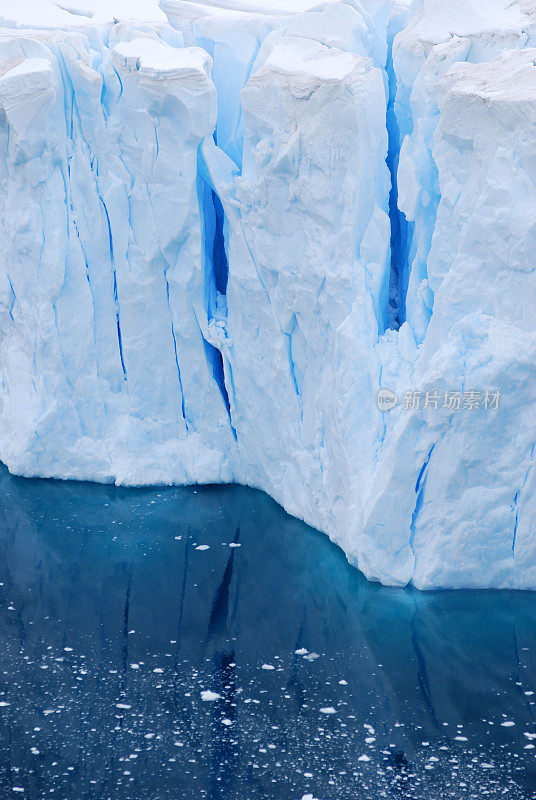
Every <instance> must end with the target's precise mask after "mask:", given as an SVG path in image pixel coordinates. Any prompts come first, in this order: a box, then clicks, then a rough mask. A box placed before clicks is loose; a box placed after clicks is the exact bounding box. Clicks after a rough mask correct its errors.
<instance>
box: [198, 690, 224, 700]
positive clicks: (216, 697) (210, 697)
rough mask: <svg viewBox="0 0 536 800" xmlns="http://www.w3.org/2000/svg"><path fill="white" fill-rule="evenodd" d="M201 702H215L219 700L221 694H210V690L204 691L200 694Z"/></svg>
mask: <svg viewBox="0 0 536 800" xmlns="http://www.w3.org/2000/svg"><path fill="white" fill-rule="evenodd" d="M201 700H202V701H203V702H204V703H214V702H216V700H221V694H218V693H217V692H212V691H210V689H205V690H204V691H202V692H201Z"/></svg>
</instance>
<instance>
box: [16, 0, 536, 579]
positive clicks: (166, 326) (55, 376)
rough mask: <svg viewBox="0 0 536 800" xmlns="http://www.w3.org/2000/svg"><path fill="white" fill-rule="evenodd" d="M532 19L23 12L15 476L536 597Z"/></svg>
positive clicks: (326, 6) (367, 9)
mask: <svg viewBox="0 0 536 800" xmlns="http://www.w3.org/2000/svg"><path fill="white" fill-rule="evenodd" d="M534 10H536V9H533V8H532V6H531V5H530V3H527V2H524V3H514V4H512V3H508V2H507V0H493V2H491V3H490V4H488V5H487V7H486V9H483V7H482V4H481V3H477V2H476V0H475V2H474V3H469V4H468V3H466V2H465V3H463V4H462V3H457V2H454V3H449V4H448V5H447V4H445V3H444V2H442V0H417V1H416V2H413V3H411V4H410V3H409V2H405V1H404V0H398V2H390V0H385V2H384V1H383V0H363V2H360V1H359V0H329V1H328V2H320V3H317V2H314V0H295V1H294V3H293V4H289V3H284V4H283V3H282V2H279V0H273V2H272V3H270V2H268V0H262V1H261V0H219V2H218V3H211V4H207V5H206V4H204V3H202V2H195V1H194V0H162V2H161V4H160V6H159V5H158V4H157V3H156V2H155V1H154V2H153V0H138V1H137V2H136V3H135V4H133V3H127V2H126V1H125V2H121V1H120V0H111V1H110V2H107V3H104V2H103V1H101V0H98V2H97V0H70V2H69V4H65V3H63V4H59V3H56V2H53V1H52V0H46V2H37V0H32V1H30V0H23V2H17V3H15V2H14V0H5V3H4V4H3V5H2V8H1V9H0V26H1V27H0V152H1V157H0V184H1V186H0V226H1V227H0V253H1V255H0V370H1V394H0V400H1V404H0V458H1V459H2V460H3V461H4V462H5V463H6V464H7V465H8V466H9V468H10V469H11V470H12V471H13V472H17V473H20V474H25V475H32V476H36V475H44V476H53V477H61V478H79V479H92V480H98V481H115V482H117V483H122V484H129V485H138V484H148V483H158V482H161V483H196V482H230V481H238V482H242V483H245V484H248V485H252V486H256V487H259V488H261V489H264V490H265V491H267V492H269V493H270V494H271V495H272V496H274V497H275V498H276V499H277V500H278V501H279V502H280V503H282V505H284V507H285V508H286V509H287V510H289V511H290V512H291V513H293V514H295V515H296V516H298V517H301V518H303V519H305V520H306V521H307V522H309V523H310V524H312V525H314V526H316V527H317V528H319V529H321V530H323V531H325V532H327V533H328V534H329V535H330V536H331V537H332V538H333V539H334V540H335V541H336V542H337V543H338V544H340V545H341V546H342V547H343V548H344V550H345V552H346V553H347V555H348V557H349V559H350V560H351V561H352V563H354V564H356V565H357V566H359V568H361V569H362V570H363V571H364V572H365V574H367V576H368V577H370V578H373V579H375V580H380V581H382V582H384V583H393V584H406V583H413V584H414V585H416V586H418V587H420V588H436V587H446V586H448V587H455V586H471V587H473V586H474V587H476V586H498V587H518V588H535V587H536V541H535V540H534V537H533V535H532V519H533V511H532V505H533V500H532V498H533V497H534V491H533V489H532V480H533V470H532V465H533V458H534V449H535V448H534V441H535V440H536V436H535V435H534V433H532V431H534V430H535V426H534V419H533V414H534V412H533V408H534V399H535V398H533V396H532V389H531V386H532V384H533V380H532V364H533V363H534V355H535V354H534V352H533V350H534V347H535V346H536V341H535V340H534V331H535V320H534V312H533V309H534V307H535V304H534V298H533V291H532V283H533V281H532V271H533V266H532V265H531V253H532V252H533V250H534V241H533V238H534V230H535V219H534V213H533V211H532V209H534V208H535V207H536V205H535V203H534V200H535V198H534V197H533V194H534V185H535V184H534V179H535V177H536V176H534V174H533V172H534V165H535V164H536V158H535V155H534V133H533V131H534V112H533V109H534V108H535V107H536V105H535V104H534V91H535V89H536V84H535V78H534V71H535V68H534V62H535V61H536V55H535V51H533V50H532V49H530V45H531V44H532V43H533V29H534V22H533V19H534V13H533V12H534ZM382 389H383V390H384V393H386V395H387V397H388V398H391V400H393V407H392V408H391V409H388V408H386V407H385V406H383V407H381V408H380V407H379V405H378V392H379V391H380V390H382ZM427 393H428V395H429V397H428V398H427ZM395 394H396V397H395V396H394V395H395ZM451 395H459V398H460V399H459V407H457V406H456V401H455V400H454V401H453V400H452V398H451V400H450V402H449V403H447V399H446V398H447V396H449V397H450V396H451ZM408 396H412V397H413V400H412V401H411V402H410V401H409V400H408ZM476 396H478V403H479V405H478V408H477V407H476V405H475V403H476V400H475V397H476ZM430 397H437V398H438V399H437V400H436V401H435V402H434V401H432V402H430V401H429V398H430ZM499 397H500V402H499ZM393 398H394V399H393ZM471 398H472V399H473V405H472V406H471V405H470V403H469V400H470V399H471ZM494 398H495V399H494ZM397 401H398V402H397ZM495 402H496V404H495ZM425 405H426V408H424V406H425Z"/></svg>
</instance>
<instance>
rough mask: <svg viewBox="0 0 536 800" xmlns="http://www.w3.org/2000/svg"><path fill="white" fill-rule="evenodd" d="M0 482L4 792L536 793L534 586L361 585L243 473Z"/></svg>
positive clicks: (327, 796)
mask: <svg viewBox="0 0 536 800" xmlns="http://www.w3.org/2000/svg"><path fill="white" fill-rule="evenodd" d="M0 484H1V485H0V584H1V585H0V798H2V800H4V799H5V798H12V797H13V798H15V797H21V798H31V799H32V800H34V799H37V798H38V799H39V800H40V799H41V798H60V799H62V798H63V799H65V800H86V798H87V800H89V799H90V798H91V800H97V798H98V799H99V800H101V799H102V800H105V799H107V798H113V800H124V799H126V798H131V799H132V800H167V799H168V798H170V799H173V800H203V798H210V800H258V799H259V798H262V799H263V800H264V799H265V798H266V800H272V799H273V800H301V798H303V797H304V796H306V795H308V794H310V795H312V796H313V797H315V798H321V800H357V798H360V799H361V798H364V799H367V798H370V800H376V798H419V800H440V799H441V798H456V800H459V798H503V797H507V798H509V800H510V799H513V800H517V799H518V798H531V797H536V758H535V753H536V748H534V747H533V744H536V738H535V739H534V742H533V739H532V737H533V736H534V734H536V722H535V709H536V706H535V701H536V695H533V694H532V691H536V597H535V596H534V595H530V594H517V595H516V594H510V593H473V594H472V593H465V592H456V593H440V594H419V593H416V592H408V591H398V590H395V591H394V590H389V589H385V588H382V587H379V586H373V585H370V584H368V583H367V582H366V581H365V580H364V579H363V578H362V577H361V576H360V575H359V574H358V573H357V572H356V571H355V570H353V569H352V568H351V567H349V566H348V565H347V563H346V561H345V559H344V557H343V555H342V554H341V553H340V552H339V551H338V550H337V548H335V547H334V546H333V545H331V544H330V542H329V541H328V540H327V538H326V537H324V536H322V535H320V534H318V533H315V532H314V531H312V530H311V529H309V528H307V527H306V526H305V525H303V524H301V523H299V522H297V521H296V520H293V519H291V518H289V517H288V516H287V515H286V514H285V513H284V512H283V511H282V510H281V509H280V508H279V507H278V506H277V505H276V504H275V503H273V502H272V501H271V500H270V499H268V498H267V497H266V496H265V495H263V494H260V493H258V492H254V491H251V490H247V489H243V488H236V487H220V488H199V489H197V490H194V489H171V490H147V491H146V490H141V491H130V490H124V489H117V488H111V487H103V486H92V485H84V484H72V483H68V484H63V483H54V482H48V481H36V482H32V481H26V480H22V479H16V478H12V477H10V476H8V475H7V473H6V472H5V471H4V470H2V471H1V472H0ZM231 544H235V545H240V546H239V547H231V546H230V545H231ZM199 546H204V547H207V546H208V549H201V550H200V549H197V548H198V547H199ZM206 691H210V692H213V693H214V694H215V695H219V699H217V700H214V701H212V702H206V701H203V699H202V695H201V693H202V692H206ZM506 723H508V724H506ZM512 723H513V724H512Z"/></svg>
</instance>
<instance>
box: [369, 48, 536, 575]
mask: <svg viewBox="0 0 536 800" xmlns="http://www.w3.org/2000/svg"><path fill="white" fill-rule="evenodd" d="M535 62H536V50H534V49H527V50H521V51H507V52H505V53H504V54H503V55H502V56H500V57H499V58H498V59H495V60H493V61H491V62H489V63H484V64H479V65H473V64H467V63H461V64H457V65H455V66H454V67H453V68H452V69H451V70H450V71H449V72H448V73H447V74H446V76H445V77H444V78H443V79H442V81H441V82H440V83H439V84H438V86H437V92H438V98H439V113H440V118H439V123H438V125H437V130H436V134H435V137H434V140H435V144H434V149H433V158H434V163H435V164H436V165H437V169H438V186H439V190H440V194H441V201H440V203H439V208H438V214H437V220H436V224H435V229H434V235H433V241H432V247H431V252H430V255H429V258H428V270H429V280H430V284H431V286H432V287H433V290H434V295H435V303H434V309H433V315H432V318H431V321H430V323H429V326H428V329H427V333H426V337H425V340H424V343H423V345H422V347H421V349H420V352H419V353H418V355H417V357H416V360H415V367H414V373H413V377H412V383H411V388H417V389H418V390H420V391H421V392H422V393H423V397H424V395H425V393H426V392H427V391H428V392H430V394H431V395H433V394H434V393H436V392H437V393H438V394H439V397H440V401H439V408H437V407H435V406H434V405H430V407H429V408H428V409H427V410H426V411H423V410H422V405H421V410H420V411H409V410H408V411H400V412H399V413H398V416H397V417H396V422H395V424H394V427H393V428H392V432H391V438H390V441H389V444H388V447H387V449H386V452H385V458H384V460H383V461H382V463H381V464H380V466H379V468H378V471H377V474H376V486H375V488H374V489H373V491H372V493H371V497H372V498H373V502H372V503H371V506H370V511H369V515H368V518H367V520H366V524H365V527H364V534H363V537H362V544H361V550H360V561H359V563H360V565H361V566H362V568H363V569H364V570H365V572H366V573H367V574H368V575H369V576H370V577H376V578H380V579H381V580H384V581H387V582H389V581H397V580H398V581H400V582H401V583H405V582H406V581H407V580H412V582H413V583H414V584H415V585H417V586H419V587H420V588H435V587H438V586H444V587H449V586H467V587H478V586H486V585H500V586H503V587H516V588H529V587H531V586H534V578H535V572H534V564H535V559H536V541H535V538H534V517H535V508H534V498H535V492H534V483H533V482H534V475H533V467H534V459H535V443H534V442H535V435H534V432H535V423H536V416H535V410H534V409H535V402H536V394H535V390H534V386H535V382H534V377H535V371H534V363H535V357H536V351H535V347H536V336H535V330H536V318H535V312H534V308H535V304H536V303H535V301H536V295H535V292H536V284H535V283H534V278H533V276H534V259H533V253H534V247H535V244H536V242H535V235H536V212H535V209H536V197H535V185H536V183H535V179H536V173H535V165H536V161H535V156H536V137H535V131H536V125H535V121H536V119H535V113H536V112H535V108H536V105H535V100H536V66H535ZM455 391H458V392H460V391H462V392H464V400H463V401H462V403H463V404H464V405H465V408H464V405H462V408H461V409H460V408H459V407H457V406H456V404H455V403H453V404H452V405H451V407H450V408H442V406H443V396H444V393H445V392H449V393H452V394H454V392H455ZM497 391H498V392H500V393H501V398H500V405H499V408H498V409H497V410H493V399H492V398H493V397H494V396H495V392H497ZM487 392H489V393H490V395H489V397H487V396H486V394H487ZM473 393H474V394H473ZM471 403H474V405H473V406H471ZM423 404H424V400H423ZM486 405H490V407H489V408H487V409H486ZM477 406H479V408H477ZM397 465H404V468H401V467H400V466H398V467H397Z"/></svg>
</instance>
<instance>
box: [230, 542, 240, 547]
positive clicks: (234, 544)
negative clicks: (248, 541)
mask: <svg viewBox="0 0 536 800" xmlns="http://www.w3.org/2000/svg"><path fill="white" fill-rule="evenodd" d="M229 547H242V545H241V544H238V542H231V544H230V545H229Z"/></svg>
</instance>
